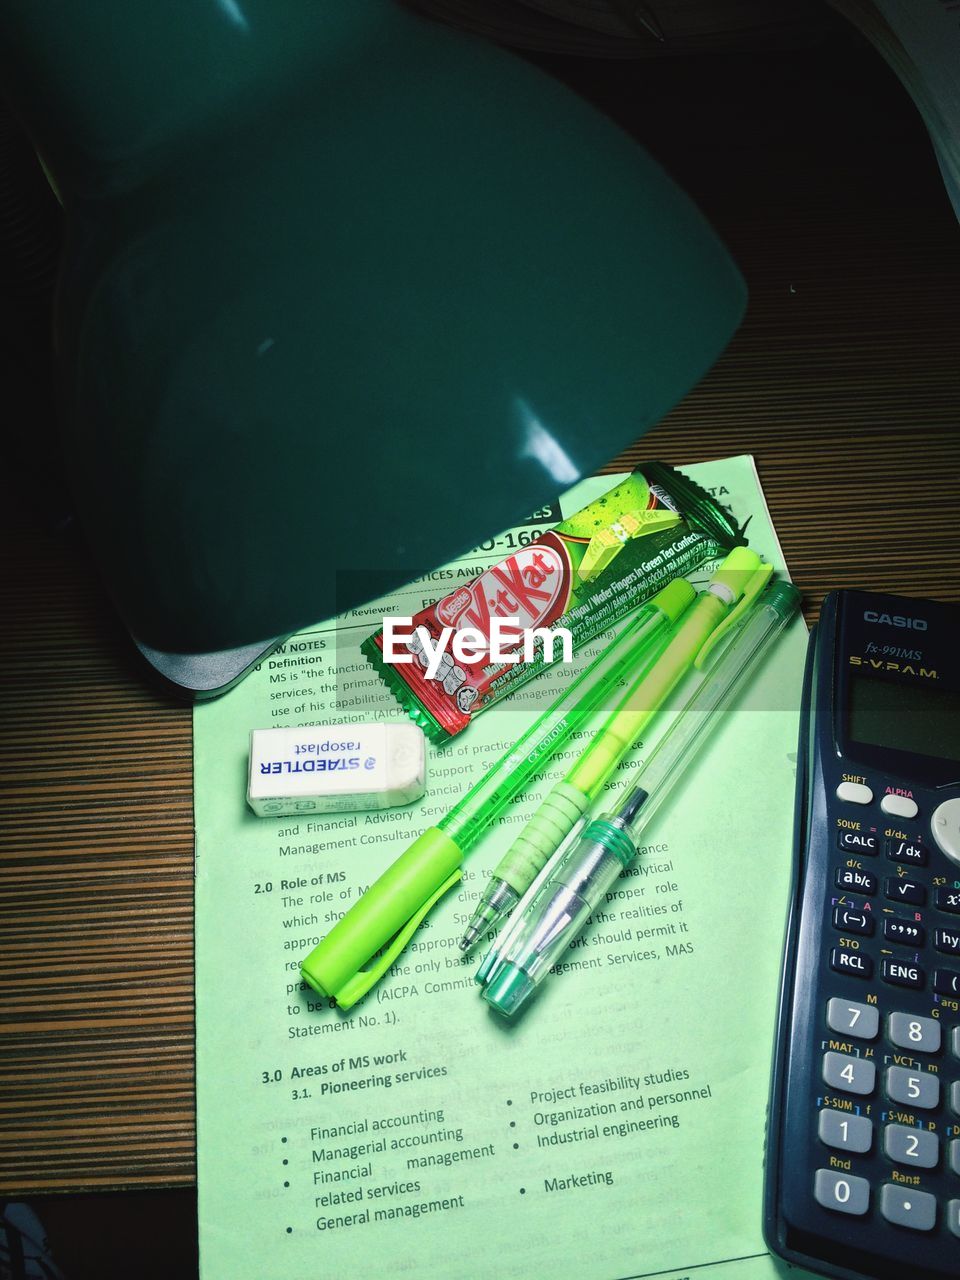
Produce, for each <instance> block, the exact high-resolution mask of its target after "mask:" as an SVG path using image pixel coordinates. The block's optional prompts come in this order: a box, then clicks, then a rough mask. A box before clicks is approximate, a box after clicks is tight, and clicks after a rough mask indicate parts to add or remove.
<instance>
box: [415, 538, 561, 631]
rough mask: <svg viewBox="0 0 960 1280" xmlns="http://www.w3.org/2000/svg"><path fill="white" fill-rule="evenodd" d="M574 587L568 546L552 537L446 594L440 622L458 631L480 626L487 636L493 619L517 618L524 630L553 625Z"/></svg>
mask: <svg viewBox="0 0 960 1280" xmlns="http://www.w3.org/2000/svg"><path fill="white" fill-rule="evenodd" d="M569 583H570V563H569V561H568V559H567V556H566V554H565V552H564V550H563V544H562V543H560V542H559V539H557V540H556V541H555V540H554V539H553V537H552V535H551V534H549V533H548V534H545V535H544V537H543V538H541V539H539V540H538V541H537V542H535V543H532V544H531V545H530V546H529V547H523V548H521V550H519V551H517V552H516V553H515V554H514V555H511V556H508V557H507V558H506V560H501V561H500V563H499V564H497V565H494V567H493V568H492V569H487V570H486V571H485V572H484V573H481V575H480V577H479V578H475V579H474V580H473V582H471V583H470V584H469V585H468V586H465V587H460V588H458V589H457V590H456V591H454V592H452V593H451V594H450V595H449V596H446V597H445V598H444V599H443V600H441V601H440V602H439V604H438V605H437V608H436V613H437V618H438V619H439V620H440V622H442V623H443V625H444V626H447V627H452V626H455V627H457V628H458V629H459V630H462V629H463V628H464V627H476V629H477V630H478V631H480V632H482V633H483V635H485V636H488V637H489V635H490V619H491V618H494V617H496V618H517V619H519V623H520V626H521V627H522V628H526V627H541V626H548V625H549V624H550V623H551V622H553V621H554V619H556V618H559V617H560V616H561V614H562V613H563V611H564V608H565V606H566V602H567V596H568V595H569Z"/></svg>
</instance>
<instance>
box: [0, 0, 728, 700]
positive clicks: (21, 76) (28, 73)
mask: <svg viewBox="0 0 960 1280" xmlns="http://www.w3.org/2000/svg"><path fill="white" fill-rule="evenodd" d="M0 61H2V72H3V76H4V87H5V91H6V92H7V94H8V96H9V97H10V99H11V101H12V102H13V104H14V106H15V108H16V110H17V112H18V114H19V116H20V118H21V120H22V121H23V123H24V125H25V127H26V128H27V130H28V132H29V133H30V135H31V138H32V139H33V142H34V145H35V146H36V148H37V151H38V154H39V155H40V157H41V159H42V162H43V164H44V165H45V167H46V170H47V172H48V174H49V175H50V179H51V182H52V183H53V185H54V187H55V189H56V190H57V192H58V194H59V196H60V198H61V200H62V203H63V206H64V213H65V220H66V238H65V248H64V254H63V260H62V265H61V272H60V281H59V287H58V292H57V302H56V308H55V320H54V327H55V343H56V355H57V365H58V371H59V373H58V380H59V397H60V405H61V419H62V430H63V438H64V447H65V451H66V460H67V468H68V473H69V477H70V481H71V484H72V488H73V494H74V501H75V503H76V507H77V511H78V515H79V519H80V522H81V524H82V526H83V529H84V531H85V534H86V537H87V540H88V542H89V544H90V546H91V548H92V551H93V554H94V556H95V558H96V560H97V562H98V564H99V568H100V571H101V573H102V575H103V577H104V580H105V581H106V583H107V586H108V588H109V590H110V592H111V594H112V596H113V598H114V600H115V602H116V604H117V607H118V608H119V610H120V613H121V615H122V617H123V619H124V621H125V623H126V625H127V626H128V627H129V629H130V630H131V632H132V634H133V635H134V637H135V638H136V640H137V641H138V643H139V645H140V647H141V650H142V651H143V652H145V653H146V654H147V656H148V657H150V659H151V661H153V663H154V665H156V666H157V667H158V668H160V669H161V670H165V671H166V672H167V673H168V675H171V678H172V680H173V681H174V683H176V684H177V685H179V686H181V687H182V688H184V689H185V690H187V691H189V692H192V693H193V694H194V695H196V696H208V695H212V694H213V693H216V692H218V691H220V690H221V689H223V688H225V687H227V686H228V685H229V684H230V683H231V681H232V680H233V679H235V678H236V677H237V676H238V675H239V674H240V673H241V672H242V671H243V669H244V668H245V667H246V666H247V665H248V664H249V663H250V662H251V661H253V660H254V659H255V658H256V657H257V656H258V655H260V654H261V653H262V652H263V650H264V647H265V646H267V645H269V643H270V642H271V641H272V640H273V641H275V639H276V637H280V636H283V635H285V634H288V633H289V632H291V631H294V630H296V629H298V628H302V627H304V626H308V625H310V624H311V623H315V622H317V621H319V620H321V619H324V618H328V617H330V616H332V615H334V614H336V613H338V612H340V611H342V610H343V609H346V608H349V607H351V606H353V605H356V604H358V603H361V602H362V601H364V600H370V599H373V598H376V597H377V596H379V595H380V594H381V593H383V592H385V591H388V590H390V589H391V588H394V587H396V586H397V585H399V584H401V583H403V582H404V581H408V580H410V579H411V578H413V577H415V576H417V575H418V574H420V573H422V572H424V571H426V570H428V569H430V568H433V567H435V566H436V565H437V564H440V563H442V562H444V561H446V560H448V559H450V558H451V557H453V556H455V555H457V554H458V553H461V552H463V551H465V550H466V549H468V548H469V547H470V546H471V545H474V544H475V543H476V542H477V541H479V540H481V539H482V538H484V537H486V536H488V535H490V534H492V533H494V532H496V531H498V530H499V529H501V528H503V527H505V526H506V525H508V524H510V523H514V522H516V520H517V519H519V518H522V517H523V516H524V515H526V514H528V513H529V512H531V511H532V510H533V509H534V508H536V507H537V505H538V504H540V503H541V502H543V501H545V500H547V499H549V498H551V497H553V496H555V495H556V494H557V493H558V492H560V491H561V490H563V489H564V488H566V487H567V486H569V485H570V484H571V483H572V482H574V481H575V480H577V479H578V478H579V477H581V476H583V475H586V474H588V473H590V472H591V471H592V470H594V469H595V468H596V467H597V466H598V465H599V464H601V463H603V462H605V461H607V460H608V459H609V458H611V457H612V456H613V455H614V454H616V453H617V452H618V451H619V450H620V449H622V448H623V447H624V446H625V445H626V444H627V443H629V442H630V441H632V440H635V439H636V438H637V436H638V435H640V434H641V433H642V432H643V431H644V430H645V429H646V428H647V427H648V426H650V425H652V424H653V423H654V422H656V421H657V420H658V419H659V418H660V417H661V416H662V415H663V414H664V413H665V412H666V411H667V410H668V409H669V408H670V406H671V405H672V404H674V403H675V402H676V401H677V400H678V399H679V398H680V397H681V396H682V395H683V394H684V393H685V392H686V391H687V390H688V389H689V388H690V387H691V386H692V385H693V383H694V382H695V381H696V380H697V379H698V378H699V377H700V376H701V374H702V373H703V372H704V371H705V370H706V369H707V368H708V366H709V365H710V364H711V363H712V361H713V360H714V359H715V358H716V356H717V355H718V353H719V352H720V350H721V349H722V348H723V346H724V345H725V343H726V342H727V340H728V339H729V336H730V334H731V333H732V331H733V329H734V328H735V326H736V324H737V322H738V321H739V318H740V315H741V312H742V309H743V305H744V288H743V285H742V281H741V279H740V277H739V275H738V273H737V271H736V269H735V268H734V266H733V265H732V263H731V262H730V260H729V258H728V256H727V254H726V252H725V250H724V249H723V247H722V246H721V245H720V243H719V242H718V240H717V239H716V237H715V236H714V234H713V233H712V231H711V230H710V229H709V227H708V226H707V225H706V223H705V222H704V220H703V219H702V217H701V216H700V215H699V213H698V212H697V211H696V209H695V208H694V207H693V206H692V205H691V203H690V202H689V201H688V200H687V198H686V197H685V196H684V195H683V193H682V192H680V191H679V190H678V189H677V188H676V187H675V186H674V185H673V183H672V182H671V181H670V180H669V179H668V178H667V177H666V176H665V175H664V173H663V172H662V171H661V170H660V169H659V168H658V167H657V165H656V164H655V163H654V162H653V161H652V160H651V159H650V157H649V156H647V155H646V154H645V153H644V152H643V151H642V150H641V149H640V148H639V147H638V146H637V145H636V144H635V143H634V142H632V141H631V140H630V139H629V138H628V137H627V136H626V135H624V134H623V133H621V132H620V131H619V130H618V129H617V128H616V127H615V126H614V125H613V124H612V123H611V122H609V121H608V120H606V119H604V118H603V117H602V116H600V115H599V114H597V113H596V112H595V111H594V110H592V109H591V108H590V107H588V106H587V105H586V104H584V103H583V102H581V101H580V100H579V99H578V98H577V97H576V96H575V95H573V94H572V93H571V92H570V91H568V90H566V89H565V88H563V87H562V86H560V85H558V84H556V83H554V82H553V81H551V80H550V79H549V78H547V77H545V76H544V75H543V74H541V73H540V72H539V71H537V70H535V69H534V68H532V67H531V66H529V65H527V64H526V63H524V62H522V61H520V60H519V59H518V58H516V57H515V56H514V55H511V54H509V53H506V52H503V51H501V50H499V49H497V48H494V47H492V46H490V45H487V44H485V43H483V42H481V41H478V40H475V39H472V38H470V37H467V36H463V35H460V34H458V33H456V32H453V31H450V30H448V29H446V28H443V27H440V26H435V25H434V24H432V23H431V22H430V21H428V20H425V19H423V18H421V17H418V16H416V15H414V14H412V13H409V12H407V11H405V10H403V9H401V8H400V7H399V6H397V5H395V4H393V3H392V2H391V0H324V2H323V3H321V2H320V0H165V2H164V3H163V4H156V3H147V2H146V0H95V2H94V3H86V4H77V3H75V0H6V3H5V4H4V6H3V8H2V11H0Z"/></svg>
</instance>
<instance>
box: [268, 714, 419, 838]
mask: <svg viewBox="0 0 960 1280" xmlns="http://www.w3.org/2000/svg"><path fill="white" fill-rule="evenodd" d="M425 789H426V742H425V739H424V736H423V730H422V729H419V728H418V727H417V726H416V725H415V724H334V725H319V726H318V725H313V726H311V727H309V728H302V729H254V730H253V731H252V732H251V734H250V779H249V783H248V785H247V803H248V804H249V805H250V808H251V809H252V810H253V811H254V813H256V814H259V815H260V817H262V818H268V817H269V818H278V817H282V816H284V815H285V814H293V813H334V812H337V811H340V812H343V811H345V810H346V811H349V810H351V809H390V808H392V807H393V806H394V805H398V804H409V803H410V802H411V801H412V800H419V799H420V797H421V796H422V795H423V793H424V790H425Z"/></svg>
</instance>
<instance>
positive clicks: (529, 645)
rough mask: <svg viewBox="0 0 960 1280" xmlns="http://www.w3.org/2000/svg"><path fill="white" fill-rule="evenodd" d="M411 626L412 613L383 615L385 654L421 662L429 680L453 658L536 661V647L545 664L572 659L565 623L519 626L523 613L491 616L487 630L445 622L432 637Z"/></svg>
mask: <svg viewBox="0 0 960 1280" xmlns="http://www.w3.org/2000/svg"><path fill="white" fill-rule="evenodd" d="M412 627H413V619H412V618H384V620H383V658H384V661H385V662H390V663H394V664H396V665H397V666H408V665H409V664H410V663H412V662H419V663H420V665H421V666H422V667H424V668H425V669H426V675H427V679H428V680H436V679H437V677H438V676H440V675H441V674H442V673H443V669H444V668H445V667H447V668H449V666H450V664H451V663H452V662H468V663H472V662H477V661H483V662H488V663H496V664H498V665H499V664H501V663H503V664H512V663H515V662H533V661H534V659H535V657H536V656H537V654H538V652H542V653H543V656H544V660H545V661H546V662H547V663H550V662H557V661H559V662H572V661H573V636H572V634H571V632H570V630H569V629H568V628H567V627H521V626H520V620H519V618H498V617H492V618H491V619H490V622H489V634H486V633H484V632H483V631H481V630H480V629H479V628H478V627H442V628H441V630H440V632H439V634H438V635H437V636H436V637H434V636H432V635H431V634H430V632H429V631H428V630H427V628H426V627H424V626H419V627H416V628H415V629H413V630H411V628H412ZM558 646H559V652H558Z"/></svg>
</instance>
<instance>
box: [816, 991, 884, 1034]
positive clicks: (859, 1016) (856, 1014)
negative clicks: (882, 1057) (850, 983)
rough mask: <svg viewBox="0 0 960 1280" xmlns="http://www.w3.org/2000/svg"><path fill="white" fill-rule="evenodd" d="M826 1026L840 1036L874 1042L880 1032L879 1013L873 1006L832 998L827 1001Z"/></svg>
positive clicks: (836, 997) (856, 1001)
mask: <svg viewBox="0 0 960 1280" xmlns="http://www.w3.org/2000/svg"><path fill="white" fill-rule="evenodd" d="M827 1026H828V1027H829V1028H830V1030H831V1031H836V1032H837V1034H838V1035H841V1036H854V1037H856V1039H858V1040H875V1039H876V1038H877V1032H878V1031H879V1030H880V1011H879V1010H878V1009H877V1007H876V1005H873V1004H861V1003H860V1002H859V1001H858V1000H841V999H840V998H839V996H832V997H831V999H830V1000H828V1001H827Z"/></svg>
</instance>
